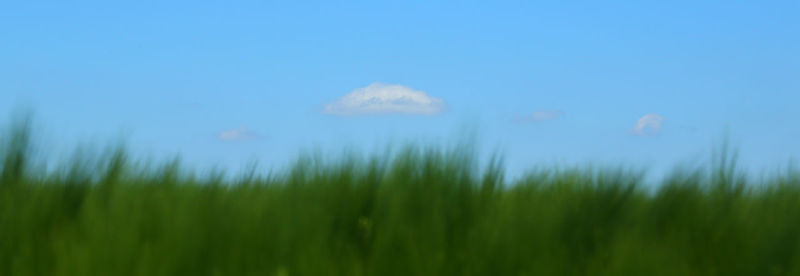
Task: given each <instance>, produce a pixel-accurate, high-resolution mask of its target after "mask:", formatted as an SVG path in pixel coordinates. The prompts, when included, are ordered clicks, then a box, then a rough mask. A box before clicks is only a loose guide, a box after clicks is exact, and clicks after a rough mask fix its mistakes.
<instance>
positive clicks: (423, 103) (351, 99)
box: [323, 82, 444, 115]
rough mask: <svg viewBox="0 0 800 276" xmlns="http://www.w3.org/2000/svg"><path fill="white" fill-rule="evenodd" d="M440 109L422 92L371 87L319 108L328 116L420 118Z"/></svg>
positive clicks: (439, 103) (435, 100) (439, 104)
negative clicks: (399, 115) (394, 115)
mask: <svg viewBox="0 0 800 276" xmlns="http://www.w3.org/2000/svg"><path fill="white" fill-rule="evenodd" d="M443 109H444V101H443V100H442V99H439V98H433V97H430V96H428V94H426V93H425V92H423V91H419V90H414V89H412V88H410V87H407V86H403V85H398V84H383V83H377V82H376V83H373V84H370V85H369V86H367V87H362V88H358V89H356V90H353V91H352V92H350V93H348V94H347V95H344V96H343V97H341V98H339V99H338V100H336V101H334V102H331V103H328V104H326V105H325V106H324V107H323V112H324V113H327V114H332V115H370V114H388V113H402V114H421V115H434V114H437V113H439V112H441V111H442V110H443Z"/></svg>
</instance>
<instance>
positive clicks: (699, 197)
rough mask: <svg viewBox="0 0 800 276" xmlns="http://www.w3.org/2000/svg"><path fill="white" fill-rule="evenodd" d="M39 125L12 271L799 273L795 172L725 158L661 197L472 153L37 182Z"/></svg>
mask: <svg viewBox="0 0 800 276" xmlns="http://www.w3.org/2000/svg"><path fill="white" fill-rule="evenodd" d="M27 125H28V124H27V123H25V122H22V123H18V124H16V125H15V126H13V127H12V131H10V132H9V134H8V135H6V136H5V137H4V139H5V140H4V141H3V143H2V148H0V152H2V155H3V159H2V165H1V166H2V169H0V170H1V171H2V173H1V174H0V275H792V274H794V275H797V274H800V267H799V266H798V264H800V254H798V253H799V252H798V245H800V174H798V171H796V170H794V171H793V170H788V171H787V172H785V173H780V174H777V173H776V174H775V175H773V176H771V177H769V178H766V179H760V180H752V179H751V178H748V177H746V176H745V175H743V174H741V173H739V172H738V171H737V167H736V164H735V162H733V161H734V160H735V158H734V157H733V156H729V155H725V153H730V152H731V151H730V150H725V151H723V152H721V153H718V154H716V155H715V156H716V157H718V158H716V159H714V161H713V163H712V165H711V166H709V167H708V168H698V169H692V170H685V171H682V172H676V173H673V174H671V175H669V176H668V177H666V178H664V180H663V183H660V186H659V188H658V189H657V191H655V192H652V191H650V190H648V189H644V188H643V187H642V186H643V181H644V180H643V177H642V174H641V173H640V172H637V171H629V170H625V169H614V168H610V169H591V168H572V169H563V168H562V169H556V168H553V169H539V170H535V171H532V172H530V173H529V174H527V175H526V176H525V177H522V178H519V179H515V180H507V179H504V173H503V167H502V162H500V161H499V159H494V160H492V161H491V162H488V165H486V166H485V167H481V166H480V165H479V164H481V162H478V161H479V160H477V158H476V157H475V155H474V154H472V151H471V150H470V148H469V147H468V146H467V147H456V148H451V149H442V148H435V147H416V146H408V147H404V148H402V149H401V150H397V151H394V152H391V153H386V154H382V155H375V156H371V157H367V158H360V157H359V156H358V155H355V154H353V155H348V156H345V157H343V158H340V159H337V160H334V161H326V160H325V159H323V158H318V157H315V156H313V155H307V156H301V157H300V158H298V160H297V161H296V163H294V164H293V165H292V166H291V167H290V168H288V169H286V170H285V171H282V172H273V173H269V174H259V173H258V172H257V171H253V170H251V171H249V172H247V173H243V174H241V175H240V176H238V177H226V176H224V175H223V174H222V173H219V172H216V173H212V174H210V175H206V176H198V175H196V174H194V173H192V172H191V171H189V170H186V169H182V167H181V163H180V162H179V160H175V161H171V162H167V163H165V164H162V165H158V166H151V165H147V164H139V163H136V162H133V161H132V160H133V159H131V158H130V156H129V154H128V153H127V152H126V151H125V150H124V149H123V148H121V147H120V148H112V149H110V150H108V151H107V152H106V153H104V154H101V155H99V156H95V157H91V156H86V155H80V154H79V155H77V157H76V158H74V159H73V160H72V161H70V162H67V163H66V164H63V165H62V167H59V168H58V169H54V170H45V169H41V168H40V167H37V166H33V165H32V164H31V158H30V156H31V152H32V149H31V145H30V143H29V141H30V138H31V137H30V136H31V135H30V131H29V129H28V128H27Z"/></svg>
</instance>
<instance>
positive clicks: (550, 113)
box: [514, 110, 564, 123]
mask: <svg viewBox="0 0 800 276" xmlns="http://www.w3.org/2000/svg"><path fill="white" fill-rule="evenodd" d="M561 115H564V112H563V111H561V110H538V111H536V112H533V114H531V115H525V116H517V117H516V118H515V119H514V120H515V121H517V122H522V123H524V122H542V121H549V120H555V119H558V118H559V117H561Z"/></svg>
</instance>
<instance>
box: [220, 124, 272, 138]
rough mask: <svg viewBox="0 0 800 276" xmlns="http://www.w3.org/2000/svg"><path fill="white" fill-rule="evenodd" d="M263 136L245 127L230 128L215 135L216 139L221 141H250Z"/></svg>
mask: <svg viewBox="0 0 800 276" xmlns="http://www.w3.org/2000/svg"><path fill="white" fill-rule="evenodd" d="M262 137H263V136H261V135H259V134H258V133H255V132H254V131H252V130H249V129H247V128H245V127H240V128H237V129H230V130H226V131H223V132H220V133H219V135H218V136H217V138H218V139H220V140H222V141H229V142H241V141H252V140H256V139H259V138H262Z"/></svg>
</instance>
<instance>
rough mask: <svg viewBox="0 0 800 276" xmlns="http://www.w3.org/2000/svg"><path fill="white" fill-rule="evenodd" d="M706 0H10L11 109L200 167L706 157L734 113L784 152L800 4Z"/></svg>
mask: <svg viewBox="0 0 800 276" xmlns="http://www.w3.org/2000/svg"><path fill="white" fill-rule="evenodd" d="M162 2H166V1H162ZM231 2H232V1H231ZM378 2H380V3H378ZM598 2H599V1H598ZM699 2H700V1H627V2H613V3H612V2H608V1H603V2H602V3H579V2H567V1H548V2H535V1H524V2H500V1H485V2H484V3H475V2H469V3H467V2H462V1H453V2H446V1H442V2H439V1H436V2H434V1H419V2H396V3H394V2H386V1H376V2H336V3H333V2H318V3H310V2H306V3H300V1H286V2H285V3H274V2H267V1H265V2H239V3H225V4H221V3H217V4H210V3H199V2H197V1H185V2H178V1H175V2H171V3H137V4H121V3H105V2H104V3H90V2H84V1H72V2H71V3H67V2H66V1H58V2H53V3H33V1H8V2H4V3H2V4H0V110H6V112H4V113H6V114H11V110H13V109H14V108H18V107H31V108H32V109H33V110H34V111H35V115H36V119H37V122H38V123H39V125H41V126H42V127H43V129H46V132H45V133H46V134H47V135H45V137H46V138H45V140H47V141H48V144H51V145H52V146H53V147H54V148H66V147H72V146H73V145H75V144H76V143H78V142H82V141H83V142H98V141H99V142H107V141H112V140H114V139H117V138H119V137H126V139H125V140H126V141H128V144H129V145H130V147H132V148H133V149H134V150H136V151H137V152H138V153H142V154H152V155H155V156H165V155H170V154H176V153H180V154H181V155H182V156H183V157H184V158H185V160H186V161H187V162H188V163H190V164H196V165H198V166H210V165H223V166H233V167H235V166H238V165H240V164H242V163H245V162H246V161H248V160H252V159H258V160H261V161H262V162H263V163H264V164H269V166H272V165H281V164H285V163H286V162H288V161H289V160H291V159H292V158H293V157H295V156H296V154H297V153H298V152H299V151H300V150H301V149H309V148H314V147H318V148H322V149H323V150H328V151H337V150H339V149H341V148H342V147H343V146H352V147H356V148H361V149H363V150H365V151H369V150H371V149H374V148H375V147H379V146H380V145H385V144H386V143H388V142H397V141H407V140H415V141H426V142H442V143H449V142H453V141H455V140H457V139H458V137H459V136H460V135H462V134H463V133H465V129H473V130H477V133H478V138H479V141H480V142H479V145H480V148H481V150H483V151H484V152H489V151H491V150H492V149H500V150H501V151H502V152H503V153H505V157H506V162H507V164H508V167H509V170H511V171H517V172H518V171H521V170H522V169H524V168H527V167H531V166H533V165H536V164H542V163H548V164H549V163H554V162H557V163H564V164H576V163H587V162H609V161H610V162H619V163H625V164H635V165H638V166H650V167H656V168H663V167H666V166H669V165H672V164H675V163H676V162H689V161H697V160H700V161H701V160H704V158H707V157H708V155H709V152H710V150H711V148H712V146H713V145H714V144H715V143H717V144H718V142H719V141H721V140H722V136H723V135H724V133H726V131H727V132H728V133H729V134H730V139H731V141H732V142H733V145H734V146H737V147H738V148H739V149H740V150H741V157H742V160H741V161H742V164H744V165H747V166H750V167H753V168H762V167H763V168H774V167H776V166H780V165H785V164H786V163H787V162H788V161H789V160H790V158H793V157H798V156H800V139H797V137H798V136H800V123H799V122H798V118H800V16H797V14H798V13H800V2H798V1H776V2H772V1H716V2H715V1H704V3H699ZM637 125H638V128H637Z"/></svg>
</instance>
